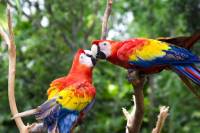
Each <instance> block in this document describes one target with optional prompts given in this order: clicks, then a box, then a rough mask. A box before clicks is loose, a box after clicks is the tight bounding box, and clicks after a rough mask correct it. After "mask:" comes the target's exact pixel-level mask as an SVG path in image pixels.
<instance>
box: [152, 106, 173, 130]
mask: <svg viewBox="0 0 200 133" xmlns="http://www.w3.org/2000/svg"><path fill="white" fill-rule="evenodd" d="M168 111H169V107H165V106H162V107H161V108H160V114H159V115H158V120H157V122H156V127H155V128H154V129H153V130H152V133H161V130H162V128H163V125H164V123H165V120H166V118H167V116H168V115H169V113H168Z"/></svg>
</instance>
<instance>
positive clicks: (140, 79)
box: [122, 71, 145, 133]
mask: <svg viewBox="0 0 200 133" xmlns="http://www.w3.org/2000/svg"><path fill="white" fill-rule="evenodd" d="M128 76H129V78H132V86H133V88H134V95H133V99H134V104H135V105H134V106H133V110H132V111H131V113H128V111H127V110H126V109H125V108H122V111H123V113H124V115H125V117H126V119H127V123H126V133H139V132H140V128H141V125H142V120H143V116H144V94H143V88H144V83H145V77H144V76H141V75H139V74H138V73H137V72H136V71H134V72H132V73H129V75H128Z"/></svg>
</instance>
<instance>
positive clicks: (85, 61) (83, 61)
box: [73, 49, 96, 68]
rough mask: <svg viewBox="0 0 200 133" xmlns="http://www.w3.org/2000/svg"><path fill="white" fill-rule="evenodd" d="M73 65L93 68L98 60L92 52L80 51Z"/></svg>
mask: <svg viewBox="0 0 200 133" xmlns="http://www.w3.org/2000/svg"><path fill="white" fill-rule="evenodd" d="M73 64H74V65H80V66H85V67H89V68H92V67H93V66H95V64H96V59H95V58H94V57H93V56H92V52H91V51H90V50H83V49H79V50H78V51H77V53H76V55H75V57H74V61H73Z"/></svg>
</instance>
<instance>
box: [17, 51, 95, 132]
mask: <svg viewBox="0 0 200 133" xmlns="http://www.w3.org/2000/svg"><path fill="white" fill-rule="evenodd" d="M90 53H91V51H89V50H87V51H86V50H85V51H84V50H82V49H80V50H78V52H77V53H76V55H75V57H74V60H73V64H72V67H71V70H70V71H69V73H68V75H67V76H65V77H61V78H58V79H56V80H54V81H53V82H52V83H51V84H50V88H49V89H48V91H47V93H48V100H47V101H46V102H44V103H43V104H42V105H40V106H38V107H37V108H36V112H35V113H34V115H35V116H36V119H37V120H38V121H42V122H43V125H44V127H47V129H48V132H49V133H52V132H55V131H56V132H59V133H70V131H71V130H72V129H73V128H74V126H75V125H76V124H77V122H78V121H79V120H81V119H82V117H83V116H84V114H85V113H87V112H88V111H89V110H90V109H91V107H92V106H93V104H94V101H95V95H96V90H95V87H94V86H93V85H92V70H93V66H94V65H95V59H94V58H93V57H92V56H91V55H90ZM28 115H30V114H28ZM14 117H23V115H22V116H20V115H16V116H14Z"/></svg>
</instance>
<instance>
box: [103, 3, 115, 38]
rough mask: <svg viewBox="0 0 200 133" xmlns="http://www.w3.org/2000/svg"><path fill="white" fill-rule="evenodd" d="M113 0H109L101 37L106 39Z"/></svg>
mask: <svg viewBox="0 0 200 133" xmlns="http://www.w3.org/2000/svg"><path fill="white" fill-rule="evenodd" d="M112 3H113V2H112V0H107V5H106V10H105V12H104V16H103V22H102V30H101V39H106V37H107V33H108V19H109V16H110V14H111V11H112Z"/></svg>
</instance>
